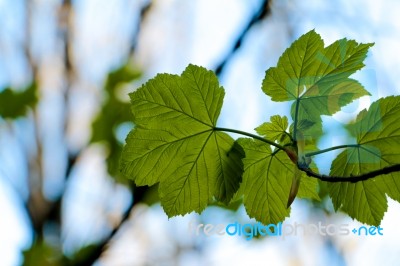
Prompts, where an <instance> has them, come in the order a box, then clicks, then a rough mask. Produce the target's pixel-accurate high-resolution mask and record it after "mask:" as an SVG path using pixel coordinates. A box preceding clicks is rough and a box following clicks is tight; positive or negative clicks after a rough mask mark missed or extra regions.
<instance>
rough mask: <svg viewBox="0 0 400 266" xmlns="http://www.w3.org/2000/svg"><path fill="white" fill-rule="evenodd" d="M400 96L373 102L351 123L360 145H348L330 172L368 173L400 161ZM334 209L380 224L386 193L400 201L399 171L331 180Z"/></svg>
mask: <svg viewBox="0 0 400 266" xmlns="http://www.w3.org/2000/svg"><path fill="white" fill-rule="evenodd" d="M399 117H400V96H396V97H394V96H392V97H387V98H384V99H380V100H378V101H376V102H374V103H373V104H372V105H371V106H370V108H369V109H368V111H367V110H363V111H361V112H360V114H359V115H358V117H357V120H356V121H355V122H354V123H353V124H351V125H349V126H348V129H349V131H350V133H351V134H352V135H353V136H354V137H355V138H356V140H357V143H358V144H359V146H358V147H352V148H347V149H345V150H344V151H343V152H342V153H341V154H339V156H338V157H337V158H336V159H335V160H334V161H333V163H332V166H331V175H335V176H352V175H360V174H365V173H368V172H371V171H374V170H378V169H382V168H384V167H386V166H390V165H394V164H396V163H399V162H400V149H398V147H399V143H400V123H399V122H398V119H399ZM329 194H330V196H331V197H332V200H333V204H334V207H335V209H339V208H341V209H342V210H343V211H345V212H346V213H348V214H349V215H350V216H351V217H352V218H355V219H357V220H359V221H360V222H363V223H367V224H371V225H379V224H380V222H381V220H382V218H383V215H384V213H385V212H386V210H387V200H386V195H388V196H389V197H391V198H392V199H394V200H397V201H400V173H398V172H397V173H392V174H388V175H382V176H378V177H376V178H374V179H369V180H366V181H361V182H357V183H334V184H329Z"/></svg>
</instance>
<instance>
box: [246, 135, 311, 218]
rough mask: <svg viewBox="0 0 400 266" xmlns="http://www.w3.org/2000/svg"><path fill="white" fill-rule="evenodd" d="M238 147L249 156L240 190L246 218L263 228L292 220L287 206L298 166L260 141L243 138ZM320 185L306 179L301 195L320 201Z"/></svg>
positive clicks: (303, 181)
mask: <svg viewBox="0 0 400 266" xmlns="http://www.w3.org/2000/svg"><path fill="white" fill-rule="evenodd" d="M238 143H239V144H240V145H241V146H242V147H243V149H244V151H245V154H246V157H245V158H244V159H243V164H244V173H243V183H242V185H241V190H242V192H243V194H244V198H243V203H244V206H245V208H246V211H247V214H248V215H249V216H250V217H252V218H255V219H256V220H257V221H260V222H262V223H264V224H270V223H274V224H276V223H279V222H282V221H283V220H284V219H285V217H288V216H289V209H287V208H286V203H287V198H288V195H289V191H290V186H291V183H292V178H293V177H294V167H297V166H296V165H294V164H293V163H292V162H291V161H290V159H289V157H288V156H287V155H286V154H285V153H284V152H283V151H279V152H276V151H273V150H271V147H270V145H268V144H266V143H264V142H261V141H259V140H253V139H247V138H241V139H239V140H238ZM317 184H318V183H317V181H316V180H315V179H311V178H309V177H307V176H305V175H303V176H302V177H301V183H300V188H299V193H298V195H299V196H301V197H307V198H314V199H319V197H318V194H317Z"/></svg>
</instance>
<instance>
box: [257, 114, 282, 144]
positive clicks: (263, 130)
mask: <svg viewBox="0 0 400 266" xmlns="http://www.w3.org/2000/svg"><path fill="white" fill-rule="evenodd" d="M270 120H271V122H265V123H263V124H261V125H260V126H259V127H257V128H256V129H255V130H256V132H257V133H258V134H259V135H261V136H263V137H265V138H266V139H269V140H272V141H276V140H279V142H282V140H284V138H285V137H286V136H287V132H286V129H287V128H288V125H289V124H288V119H287V117H286V116H283V117H282V116H280V115H274V116H271V118H270Z"/></svg>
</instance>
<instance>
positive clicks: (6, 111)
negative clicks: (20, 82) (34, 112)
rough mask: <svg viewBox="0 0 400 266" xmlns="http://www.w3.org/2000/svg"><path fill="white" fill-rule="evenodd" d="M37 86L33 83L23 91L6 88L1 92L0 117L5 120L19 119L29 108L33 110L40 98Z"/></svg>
mask: <svg viewBox="0 0 400 266" xmlns="http://www.w3.org/2000/svg"><path fill="white" fill-rule="evenodd" d="M36 92H37V84H36V82H33V83H31V84H30V85H29V86H28V87H27V88H25V89H24V90H22V91H15V90H13V89H11V88H6V89H4V90H2V91H1V92H0V116H1V117H3V118H11V119H14V118H18V117H21V116H24V115H25V114H26V112H27V110H28V108H33V107H34V106H35V105H36V103H37V101H38V98H37V96H36Z"/></svg>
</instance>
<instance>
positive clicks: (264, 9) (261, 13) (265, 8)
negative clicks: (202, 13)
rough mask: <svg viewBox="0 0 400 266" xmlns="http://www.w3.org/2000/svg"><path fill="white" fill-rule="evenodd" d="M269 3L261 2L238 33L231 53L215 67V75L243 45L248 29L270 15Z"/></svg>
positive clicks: (265, 0) (218, 73) (266, 1)
mask: <svg viewBox="0 0 400 266" xmlns="http://www.w3.org/2000/svg"><path fill="white" fill-rule="evenodd" d="M270 1H271V0H263V1H261V4H260V7H259V9H258V10H256V11H255V12H254V14H253V16H252V18H251V19H250V21H249V22H248V23H247V25H246V26H245V27H244V29H243V30H242V32H241V33H239V35H238V37H237V38H236V40H235V42H234V45H233V47H232V49H231V51H230V52H229V53H228V54H227V55H226V56H225V58H224V59H222V60H221V62H220V63H219V64H218V65H217V66H216V68H215V74H216V75H217V76H219V75H220V74H221V73H222V71H223V70H224V68H225V66H226V64H227V63H228V61H229V60H230V59H231V58H232V56H233V55H234V54H235V53H236V51H237V50H238V49H239V48H240V46H241V45H242V43H243V40H244V39H245V38H246V36H247V34H248V33H249V31H250V29H251V28H252V27H253V26H254V25H255V24H257V23H258V22H260V21H261V20H263V19H264V18H266V17H267V15H269V14H270V11H271V9H270Z"/></svg>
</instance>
